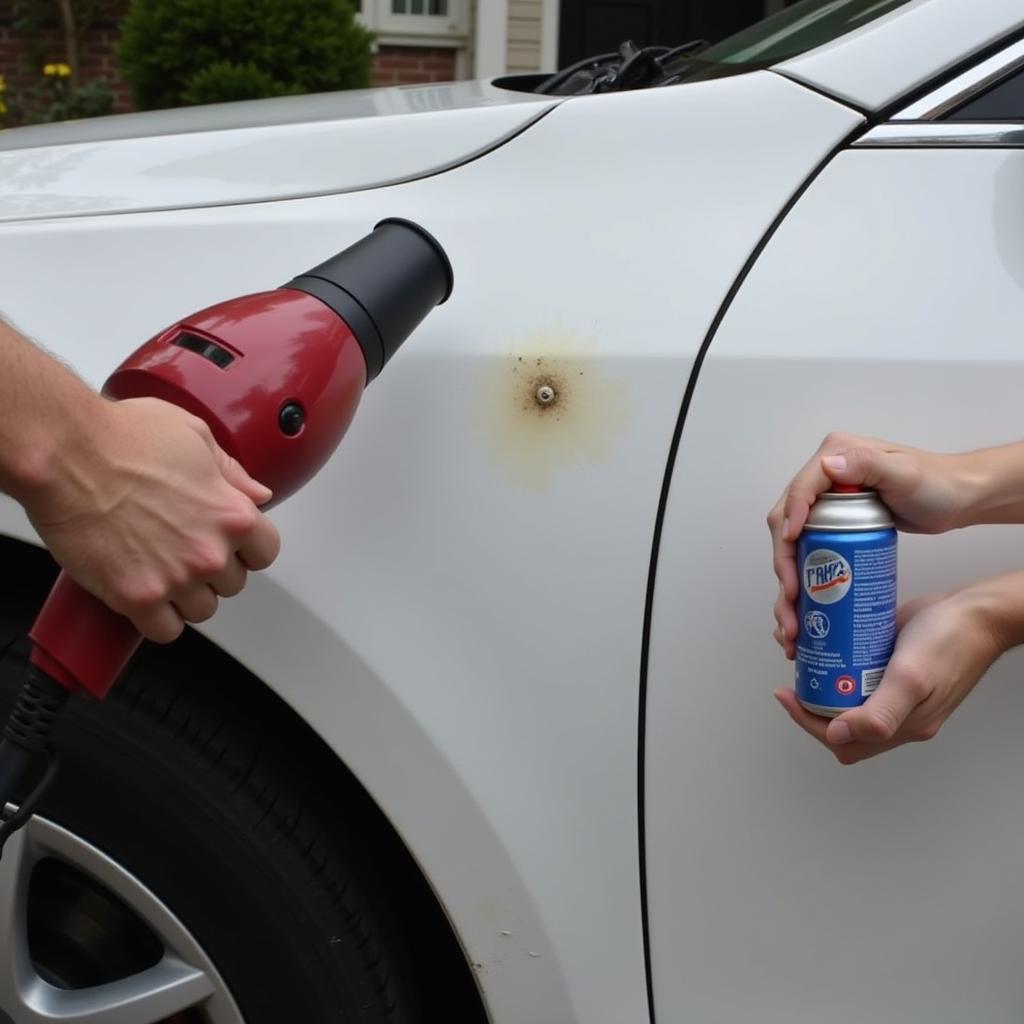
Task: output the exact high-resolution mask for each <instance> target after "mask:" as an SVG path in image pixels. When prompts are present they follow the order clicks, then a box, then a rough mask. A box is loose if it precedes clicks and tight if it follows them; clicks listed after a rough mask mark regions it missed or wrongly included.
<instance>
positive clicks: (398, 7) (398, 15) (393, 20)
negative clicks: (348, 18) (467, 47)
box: [358, 0, 469, 45]
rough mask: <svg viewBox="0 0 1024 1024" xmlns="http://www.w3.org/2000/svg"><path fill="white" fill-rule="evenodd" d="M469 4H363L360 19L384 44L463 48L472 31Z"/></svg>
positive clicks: (457, 0)
mask: <svg viewBox="0 0 1024 1024" xmlns="http://www.w3.org/2000/svg"><path fill="white" fill-rule="evenodd" d="M468 6H469V0H362V2H361V3H360V4H359V7H358V9H359V18H360V20H361V21H362V22H363V24H364V25H366V27H367V28H369V29H372V30H373V31H374V32H376V33H377V35H378V37H379V39H380V41H381V42H382V43H406V44H410V45H417V44H419V45H430V44H437V45H445V44H448V45H459V44H460V43H462V42H464V41H465V38H466V33H467V31H468V24H469V14H468V10H467V8H468Z"/></svg>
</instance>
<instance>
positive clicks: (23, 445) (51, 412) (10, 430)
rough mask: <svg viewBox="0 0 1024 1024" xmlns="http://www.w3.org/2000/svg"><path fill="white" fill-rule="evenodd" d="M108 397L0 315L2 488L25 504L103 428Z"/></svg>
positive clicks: (0, 448)
mask: <svg viewBox="0 0 1024 1024" xmlns="http://www.w3.org/2000/svg"><path fill="white" fill-rule="evenodd" d="M105 404H106V403H104V401H103V400H102V399H101V398H100V397H99V396H98V395H97V394H96V393H95V392H94V391H93V390H92V389H91V388H89V387H88V385H86V384H85V383H84V382H83V381H81V380H80V379H79V378H78V377H76V376H75V374H74V373H72V372H71V371H70V370H69V369H67V367H65V366H63V365H62V364H61V363H59V362H58V361H57V360H56V359H54V358H53V357H52V356H49V355H47V354H46V353H45V352H43V351H42V350H41V349H39V348H37V347H36V346H35V345H33V344H32V343H31V342H29V341H27V340H26V339H25V338H23V337H22V336H21V335H20V334H18V332H17V331H15V330H14V329H13V328H12V327H10V326H8V325H7V324H5V323H4V322H3V321H0V490H2V491H4V492H6V493H7V494H10V495H11V496H12V497H14V498H15V499H17V500H18V501H21V502H22V503H23V504H24V503H25V502H26V501H27V500H28V499H29V498H30V497H31V496H32V495H33V494H34V493H36V492H38V491H39V490H41V489H44V488H46V487H48V486H50V485H51V484H52V482H53V478H54V476H55V475H56V474H58V473H59V472H60V471H61V469H60V468H59V467H60V466H61V464H66V463H68V462H69V461H70V460H71V459H72V458H73V453H74V451H75V450H76V449H81V448H82V447H83V445H85V444H86V439H87V438H88V437H89V436H90V435H92V434H93V433H94V432H95V430H96V429H97V428H98V424H97V420H98V419H99V418H100V417H101V415H102V411H103V407H104V405H105Z"/></svg>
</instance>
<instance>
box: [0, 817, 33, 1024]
mask: <svg viewBox="0 0 1024 1024" xmlns="http://www.w3.org/2000/svg"><path fill="white" fill-rule="evenodd" d="M34 860H35V857H34V856H33V853H32V844H31V841H30V839H29V835H28V830H27V829H19V830H18V831H17V832H15V833H14V834H13V835H12V836H11V837H10V838H9V839H8V840H7V843H6V845H5V846H4V849H3V856H0V936H2V938H3V941H0V1009H3V1008H6V1007H8V1006H13V1005H16V1004H17V1002H18V996H17V993H18V991H19V990H21V989H23V988H24V987H25V985H27V984H29V983H30V982H31V980H32V979H33V978H34V977H35V971H34V970H33V969H32V963H31V960H30V959H29V952H28V924H27V911H28V885H29V880H30V878H31V876H32V864H33V862H34Z"/></svg>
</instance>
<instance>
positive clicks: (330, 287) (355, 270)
mask: <svg viewBox="0 0 1024 1024" xmlns="http://www.w3.org/2000/svg"><path fill="white" fill-rule="evenodd" d="M453 283H454V275H453V274H452V265H451V263H449V262H448V257H447V256H446V255H445V251H444V249H442V248H441V245H440V243H439V242H438V241H437V240H436V239H435V238H434V237H433V235H431V234H429V233H428V232H426V231H424V230H423V228H421V227H420V226H419V225H418V224H414V223H413V222H412V221H410V220H402V219H400V218H398V217H389V218H388V219H387V220H382V221H381V222H380V223H379V224H378V225H377V226H376V227H375V228H374V229H373V232H372V234H369V235H367V236H366V237H365V238H361V239H360V240H359V241H358V242H356V243H355V244H354V245H350V246H349V247H348V248H347V249H345V250H344V251H342V252H340V253H338V255H337V256H332V257H331V258H330V259H329V260H327V261H326V262H325V263H321V264H320V265H319V266H317V267H314V268H313V269H312V270H307V271H306V273H304V274H300V275H299V276H298V277H296V278H294V279H293V280H291V281H289V282H288V283H287V284H286V285H285V286H284V287H285V288H295V289H297V290H298V291H302V292H307V293H308V294H309V295H313V296H315V297H316V298H318V299H320V301H321V302H323V303H325V304H326V305H328V306H330V307H331V309H333V310H334V311H335V313H337V314H338V316H340V317H341V318H342V319H343V320H344V321H345V323H347V324H348V326H349V327H350V328H351V329H352V332H353V334H355V336H356V340H357V341H358V342H359V345H360V347H361V348H362V350H363V354H364V355H365V356H366V380H367V383H369V382H370V381H371V380H373V378H374V377H376V376H377V374H378V373H380V371H381V370H382V369H383V367H384V364H385V363H386V362H387V361H388V360H389V359H390V358H391V357H392V356H393V355H394V354H395V352H396V351H397V350H398V346H399V345H401V344H402V342H403V341H405V339H406V338H408V337H409V335H410V334H412V332H413V331H414V330H415V329H416V327H417V326H418V324H419V323H420V321H421V320H422V319H423V318H424V317H425V316H426V315H427V314H428V313H429V312H430V311H431V310H432V309H433V308H434V306H438V305H440V304H441V303H442V302H444V301H445V300H446V299H447V298H448V296H449V295H451V293H452V284H453Z"/></svg>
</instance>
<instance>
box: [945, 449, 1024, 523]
mask: <svg viewBox="0 0 1024 1024" xmlns="http://www.w3.org/2000/svg"><path fill="white" fill-rule="evenodd" d="M952 458H953V459H954V460H955V462H956V464H957V474H958V477H959V480H958V486H959V487H960V488H961V491H962V493H963V495H964V500H963V514H962V516H961V517H960V519H959V521H958V522H957V524H956V525H957V526H977V525H979V524H981V523H1024V443H1017V444H1007V445H1001V446H1000V447H998V448H982V449H980V450H979V451H974V452H965V453H964V454H962V455H955V456H952Z"/></svg>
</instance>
